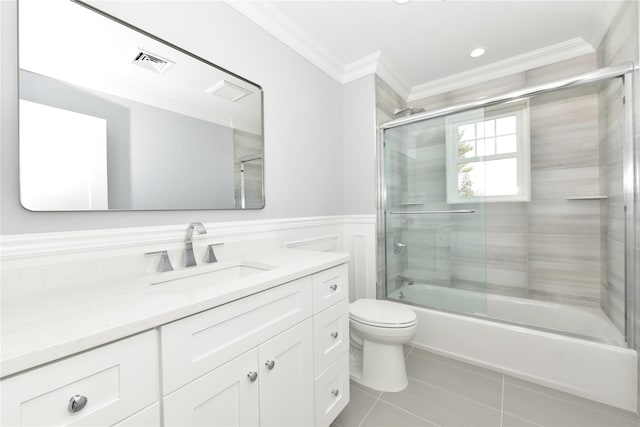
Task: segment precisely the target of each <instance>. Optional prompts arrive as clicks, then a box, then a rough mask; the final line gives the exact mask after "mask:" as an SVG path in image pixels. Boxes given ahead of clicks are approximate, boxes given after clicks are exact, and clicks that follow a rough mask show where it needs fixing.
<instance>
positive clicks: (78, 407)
mask: <svg viewBox="0 0 640 427" xmlns="http://www.w3.org/2000/svg"><path fill="white" fill-rule="evenodd" d="M88 401H89V400H88V399H87V398H86V396H81V395H79V394H76V395H75V396H72V397H71V399H69V406H67V410H68V411H69V412H71V413H72V414H73V413H76V412H80V411H82V410H83V409H84V407H85V406H87V402H88Z"/></svg>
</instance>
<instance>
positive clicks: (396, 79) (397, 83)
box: [377, 55, 411, 99]
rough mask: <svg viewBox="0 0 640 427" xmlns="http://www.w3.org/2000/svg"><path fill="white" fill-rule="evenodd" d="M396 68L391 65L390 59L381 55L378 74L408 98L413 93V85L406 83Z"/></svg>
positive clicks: (402, 95) (403, 96)
mask: <svg viewBox="0 0 640 427" xmlns="http://www.w3.org/2000/svg"><path fill="white" fill-rule="evenodd" d="M394 70H395V68H394V67H393V66H392V65H391V63H390V62H389V60H388V59H386V58H385V57H384V56H382V55H380V59H379V62H378V70H377V74H378V76H380V78H381V79H382V80H384V81H385V82H386V83H387V84H388V85H389V86H391V88H392V89H393V90H395V91H396V93H397V94H398V95H400V97H401V98H402V99H407V98H408V97H409V95H410V94H411V86H409V85H408V84H407V83H405V82H404V80H403V79H402V78H401V77H400V76H399V75H398V73H396V72H395V71H394Z"/></svg>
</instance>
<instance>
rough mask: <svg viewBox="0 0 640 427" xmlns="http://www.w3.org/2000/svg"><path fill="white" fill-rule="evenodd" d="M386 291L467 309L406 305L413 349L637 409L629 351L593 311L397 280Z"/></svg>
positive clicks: (634, 363) (393, 297) (397, 298)
mask: <svg viewBox="0 0 640 427" xmlns="http://www.w3.org/2000/svg"><path fill="white" fill-rule="evenodd" d="M388 298H389V299H390V300H394V301H399V302H409V303H412V304H418V305H422V304H425V305H435V304H437V306H438V307H439V308H441V309H443V310H450V311H464V312H467V313H473V314H475V315H474V316H465V315H459V314H453V313H449V312H446V311H439V310H432V309H428V308H424V307H420V306H417V305H408V307H409V308H411V309H412V310H414V311H415V312H416V315H417V317H418V331H417V333H416V336H415V338H414V340H413V341H412V345H414V346H416V347H418V348H422V349H425V350H428V351H431V352H434V353H438V354H442V355H444V356H448V357H452V358H454V359H459V360H462V361H466V362H469V363H472V364H475V365H480V366H484V367H487V368H490V369H494V370H497V371H500V372H504V373H506V374H509V375H513V376H515V377H518V378H522V379H525V380H528V381H531V382H535V383H538V384H542V385H545V386H548V387H552V388H554V389H557V390H561V391H565V392H567V393H572V394H575V395H578V396H581V397H585V398H588V399H592V400H595V401H598V402H601V403H605V404H608V405H612V406H615V407H618V408H622V409H626V410H628V411H633V412H636V410H637V393H638V390H637V381H636V379H637V369H638V364H637V353H636V351H635V350H631V349H628V348H625V341H624V337H623V335H622V334H621V333H620V332H619V331H618V330H617V329H616V328H615V326H614V325H613V324H611V322H610V321H609V319H608V318H607V317H606V316H604V314H602V313H599V312H598V310H595V309H589V308H585V309H582V308H580V307H574V306H569V305H564V304H556V303H549V302H544V301H534V300H528V299H524V298H517V297H505V296H499V295H491V294H483V293H480V292H473V291H464V290H459V289H452V288H447V287H441V286H434V285H428V284H415V285H411V286H409V285H404V286H402V287H400V288H398V289H396V290H394V291H393V292H390V293H389V295H388ZM480 316H483V317H492V318H495V319H499V320H501V321H503V322H496V321H492V320H487V319H484V318H480ZM507 322H508V323H507ZM519 324H523V325H532V326H534V327H533V328H531V327H523V326H520V325H519ZM549 330H562V331H564V332H565V333H566V334H569V335H564V334H559V333H554V332H550V331H549ZM579 337H589V338H590V339H583V338H579Z"/></svg>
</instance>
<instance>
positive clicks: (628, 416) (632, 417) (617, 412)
mask: <svg viewBox="0 0 640 427" xmlns="http://www.w3.org/2000/svg"><path fill="white" fill-rule="evenodd" d="M505 382H506V383H509V384H513V385H516V386H518V387H522V388H526V389H528V390H531V391H535V392H537V393H541V394H545V395H547V396H550V397H552V398H554V399H558V400H562V401H565V402H568V403H571V404H575V405H580V406H582V407H585V408H588V409H591V410H594V411H598V412H602V413H605V414H608V415H612V416H614V417H616V418H620V419H622V420H625V421H628V422H630V423H633V422H636V423H637V424H635V425H640V418H639V417H638V415H636V414H634V413H633V412H629V411H625V410H622V409H619V408H615V407H613V406H609V405H605V404H604V403H600V402H595V401H593V400H589V399H584V398H582V397H579V396H576V395H573V394H569V393H564V392H562V391H559V390H554V389H552V388H549V387H545V386H542V385H538V384H534V383H531V382H529V381H525V380H521V379H519V378H515V377H511V376H508V375H505ZM632 425H633V424H632Z"/></svg>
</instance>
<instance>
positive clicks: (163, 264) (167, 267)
mask: <svg viewBox="0 0 640 427" xmlns="http://www.w3.org/2000/svg"><path fill="white" fill-rule="evenodd" d="M145 255H160V262H159V263H158V268H157V269H156V271H158V272H160V273H164V272H167V271H173V266H172V265H171V260H170V259H169V253H168V252H167V251H154V252H147V253H145Z"/></svg>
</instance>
